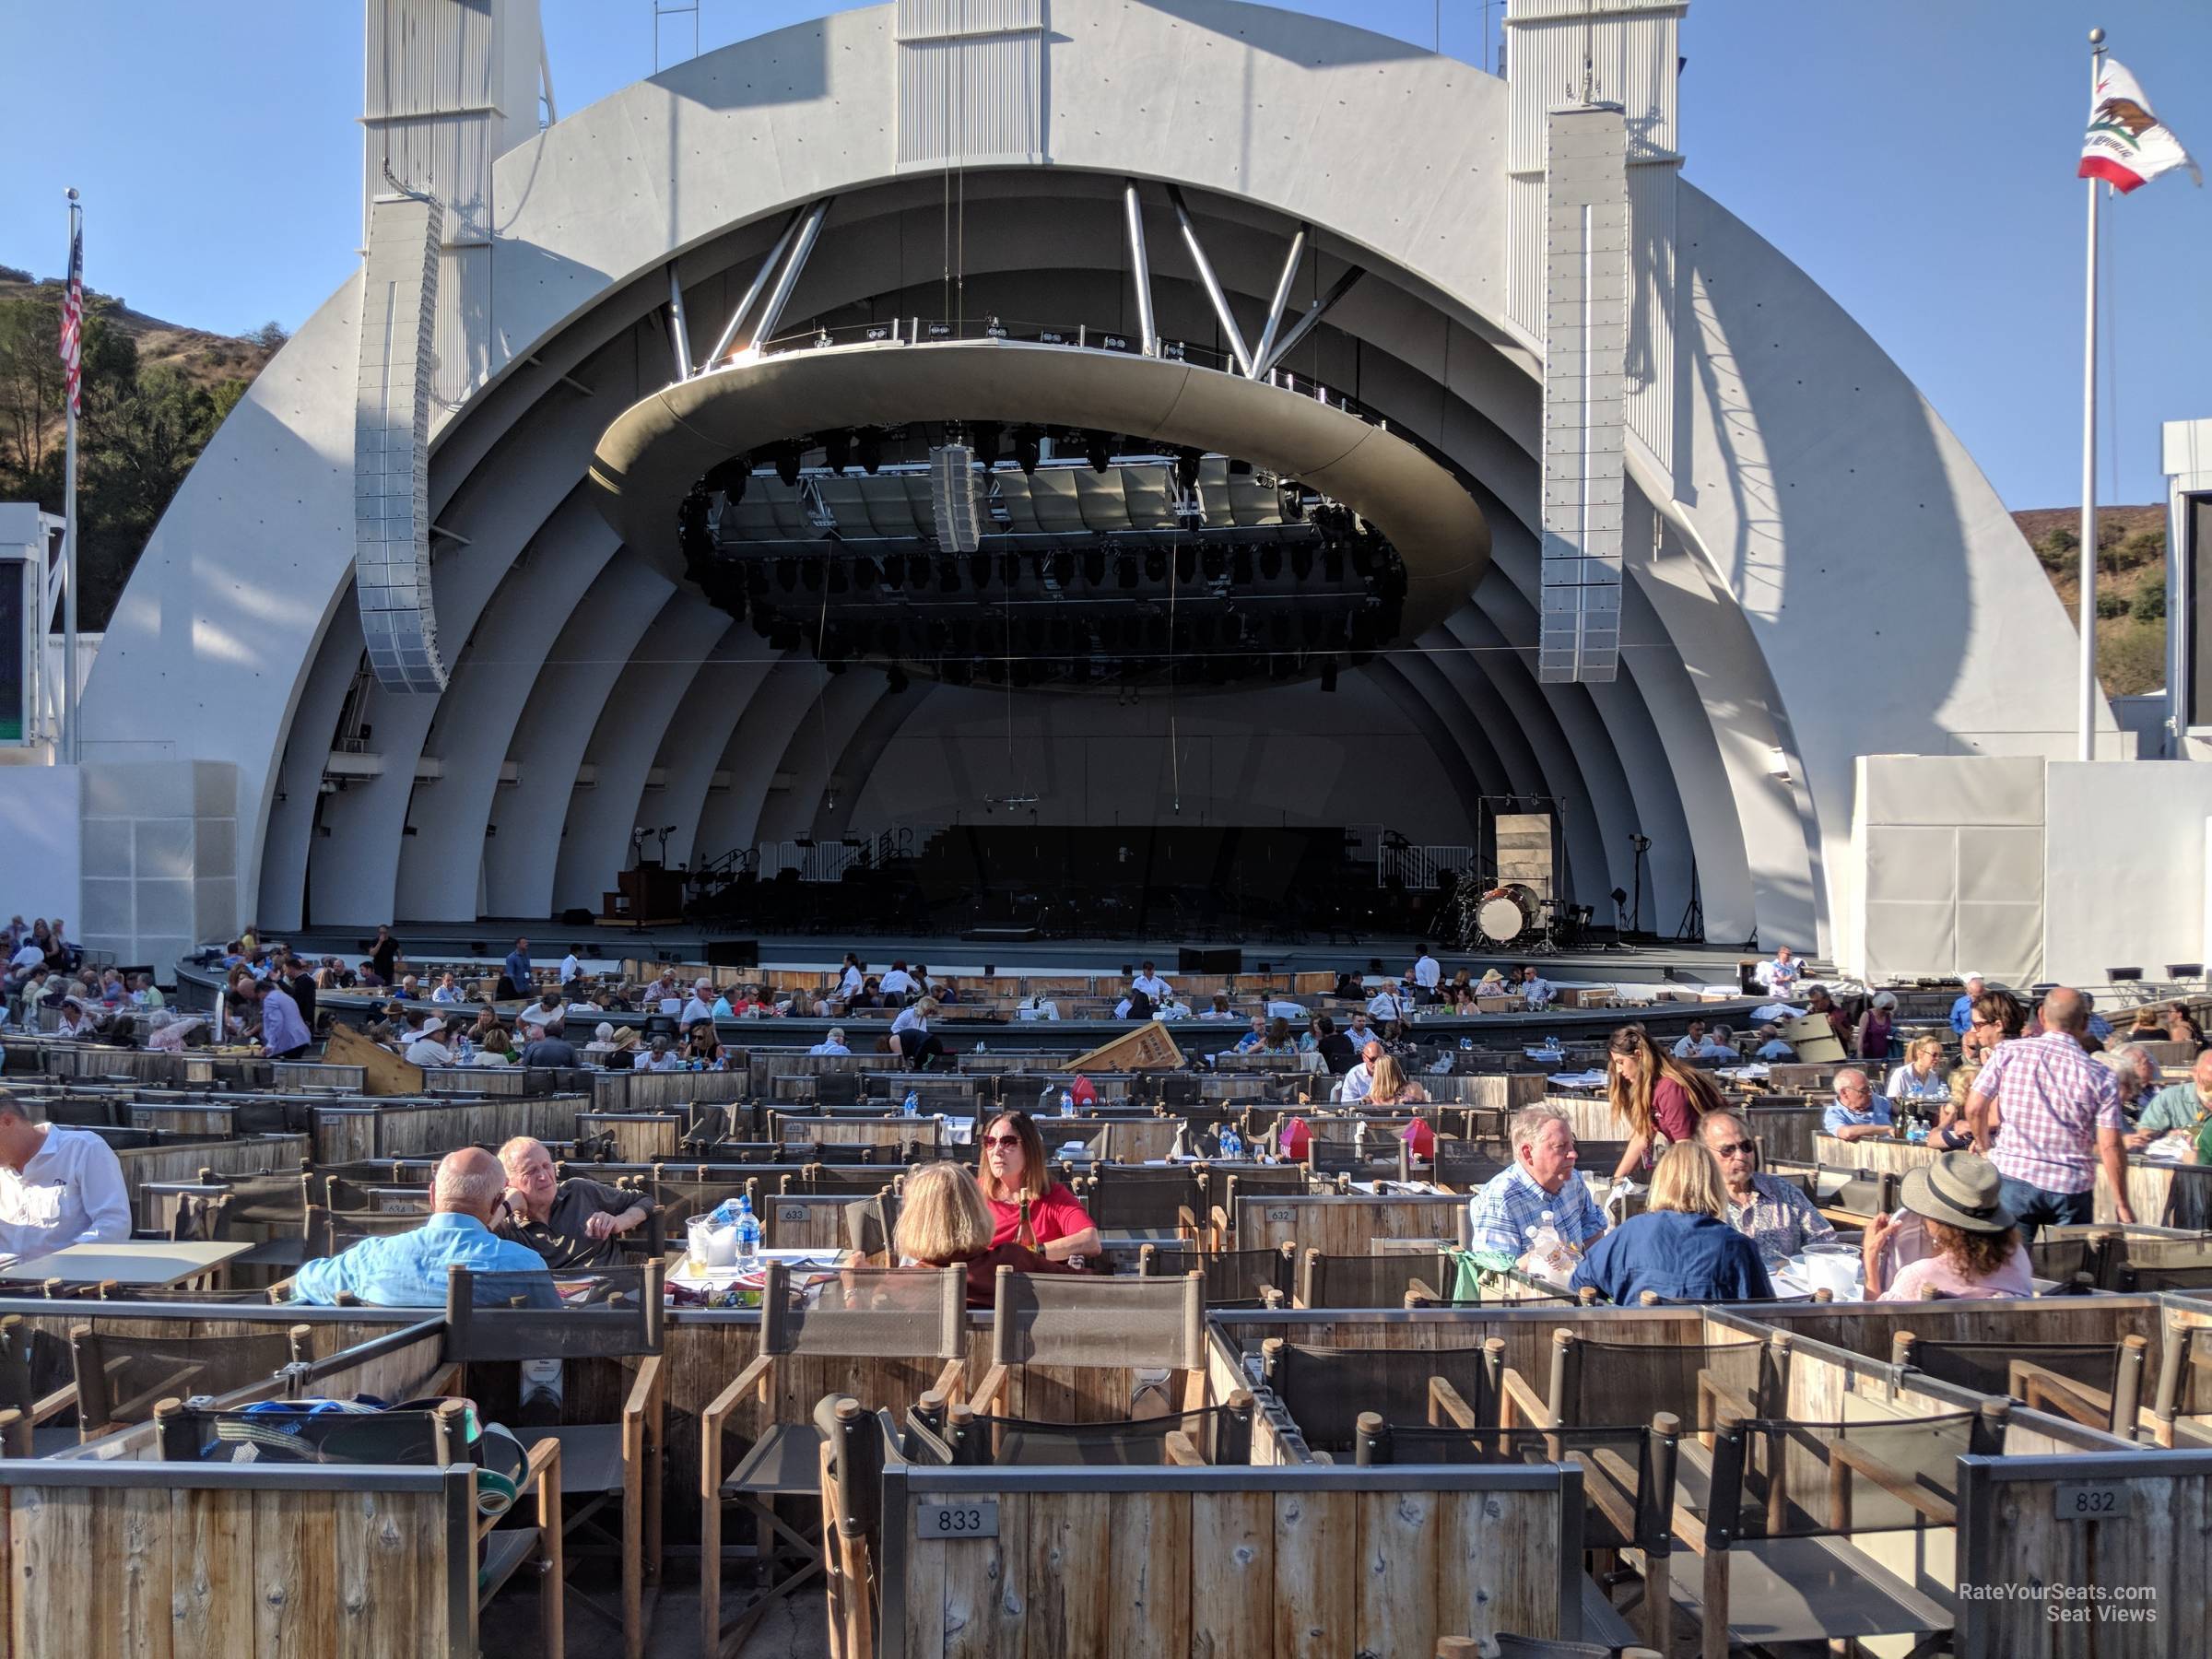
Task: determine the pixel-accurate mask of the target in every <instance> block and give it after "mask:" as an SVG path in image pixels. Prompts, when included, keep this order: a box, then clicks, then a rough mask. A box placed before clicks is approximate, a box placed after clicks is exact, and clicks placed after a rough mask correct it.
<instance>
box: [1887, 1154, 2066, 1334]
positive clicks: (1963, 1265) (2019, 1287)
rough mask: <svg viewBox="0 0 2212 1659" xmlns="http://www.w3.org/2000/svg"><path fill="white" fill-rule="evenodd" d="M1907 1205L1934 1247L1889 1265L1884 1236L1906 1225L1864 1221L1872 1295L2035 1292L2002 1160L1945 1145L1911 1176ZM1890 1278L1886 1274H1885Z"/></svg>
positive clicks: (1917, 1297)
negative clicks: (1999, 1169) (2005, 1189)
mask: <svg viewBox="0 0 2212 1659" xmlns="http://www.w3.org/2000/svg"><path fill="white" fill-rule="evenodd" d="M1900 1196H1901V1198H1902V1200H1903V1203H1904V1206H1905V1209H1906V1210H1907V1211H1908V1212H1909V1213H1910V1214H1911V1215H1912V1216H1915V1217H1918V1218H1919V1219H1920V1224H1921V1227H1922V1229H1923V1230H1924V1231H1925V1234H1926V1241H1927V1245H1928V1250H1929V1253H1928V1254H1926V1255H1924V1256H1923V1257H1922V1258H1921V1259H1920V1260H1918V1261H1916V1262H1908V1263H1906V1264H1905V1265H1903V1266H1902V1267H1900V1268H1897V1269H1896V1270H1895V1273H1894V1275H1892V1274H1891V1273H1890V1266H1891V1264H1890V1263H1889V1262H1888V1260H1887V1259H1886V1258H1887V1256H1888V1254H1890V1252H1885V1250H1884V1249H1883V1244H1884V1242H1885V1241H1888V1240H1891V1239H1893V1238H1895V1236H1896V1234H1897V1232H1898V1229H1899V1228H1900V1226H1902V1225H1905V1224H1904V1223H1900V1221H1899V1220H1898V1219H1897V1218H1894V1217H1890V1216H1877V1217H1876V1218H1874V1219H1873V1221H1871V1222H1870V1223H1868V1225H1867V1228H1866V1238H1865V1244H1864V1245H1863V1246H1862V1248H1863V1249H1864V1250H1865V1260H1866V1295H1867V1298H1868V1300H1880V1301H1918V1300H1921V1298H1922V1297H1923V1296H1924V1295H1926V1294H1928V1293H1930V1292H1934V1293H1935V1294H1936V1295H1940V1296H1959V1297H1996V1296H2032V1295H2033V1294H2034V1293H2035V1284H2034V1279H2033V1277H2032V1274H2031V1272H2030V1265H2029V1260H2028V1253H2027V1251H2026V1250H2024V1249H2022V1248H2021V1246H2020V1235H2019V1232H2018V1222H2017V1221H2015V1220H2014V1218H2013V1215H2012V1212H2011V1211H2010V1210H2008V1209H2006V1207H2005V1204H2004V1199H2003V1194H2002V1188H2001V1178H2000V1177H1999V1175H1998V1174H1997V1167H1996V1165H1994V1164H1993V1163H1991V1162H1990V1161H1989V1159H1986V1158H1983V1157H1980V1156H1978V1155H1976V1154H1975V1153H1972V1152H1946V1153H1944V1154H1943V1155H1942V1156H1940V1157H1938V1158H1936V1159H1935V1160H1934V1161H1932V1162H1930V1163H1925V1164H1923V1165H1921V1166H1920V1168H1918V1169H1916V1170H1914V1171H1912V1172H1911V1173H1910V1174H1908V1175H1907V1176H1906V1177H1905V1182H1904V1190H1903V1192H1902V1194H1900ZM1885 1280H1886V1281H1887V1282H1885Z"/></svg>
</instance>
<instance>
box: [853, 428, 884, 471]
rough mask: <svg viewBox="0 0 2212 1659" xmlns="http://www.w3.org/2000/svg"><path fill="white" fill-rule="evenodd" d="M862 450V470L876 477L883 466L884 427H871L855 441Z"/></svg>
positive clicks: (855, 444) (856, 446)
mask: <svg viewBox="0 0 2212 1659" xmlns="http://www.w3.org/2000/svg"><path fill="white" fill-rule="evenodd" d="M853 448H855V449H856V450H858V451H859V452H860V470H861V471H862V472H865V473H866V474H867V475H868V477H871V478H872V477H875V476H876V475H877V472H879V471H880V470H882V467H883V429H882V428H881V427H869V428H867V429H865V430H864V431H862V432H861V433H860V434H859V435H858V437H857V438H856V439H855V440H854V441H853Z"/></svg>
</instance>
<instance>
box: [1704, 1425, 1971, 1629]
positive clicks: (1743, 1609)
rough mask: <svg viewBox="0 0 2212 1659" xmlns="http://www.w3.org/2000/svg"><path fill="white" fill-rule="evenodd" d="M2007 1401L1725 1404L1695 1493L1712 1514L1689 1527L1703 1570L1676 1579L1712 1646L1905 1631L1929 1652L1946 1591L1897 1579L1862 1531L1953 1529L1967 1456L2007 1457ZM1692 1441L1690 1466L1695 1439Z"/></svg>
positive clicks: (1947, 1606) (1949, 1615)
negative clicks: (1926, 1407) (1886, 1406)
mask: <svg viewBox="0 0 2212 1659" xmlns="http://www.w3.org/2000/svg"><path fill="white" fill-rule="evenodd" d="M1854 1402H1856V1397H1855V1396H1848V1397H1847V1399H1846V1405H1847V1406H1853V1404H1854ZM2009 1409H2010V1406H2009V1403H2008V1402H2005V1401H1991V1402H1989V1403H1988V1404H1987V1405H1985V1406H1983V1407H1982V1409H1981V1410H1979V1411H1958V1412H1947V1413H1942V1414H1938V1415H1935V1416H1928V1417H1911V1418H1907V1417H1891V1416H1887V1415H1881V1408H1880V1407H1877V1406H1873V1405H1871V1404H1868V1403H1857V1410H1856V1412H1854V1414H1853V1416H1852V1417H1851V1418H1850V1420H1846V1421H1843V1422H1818V1423H1816V1422H1803V1421H1798V1420H1795V1419H1792V1418H1750V1417H1744V1416H1741V1415H1739V1414H1738V1413H1736V1412H1735V1410H1734V1409H1733V1408H1724V1410H1723V1412H1722V1415H1721V1417H1720V1418H1719V1419H1718V1421H1717V1422H1716V1424H1715V1426H1714V1430H1713V1439H1712V1454H1711V1466H1710V1479H1709V1481H1708V1483H1707V1487H1708V1489H1707V1491H1706V1492H1705V1493H1704V1495H1703V1496H1702V1498H1701V1500H1700V1499H1698V1498H1692V1500H1690V1501H1691V1507H1692V1508H1693V1509H1695V1510H1700V1511H1701V1512H1702V1513H1703V1517H1704V1525H1703V1527H1702V1528H1701V1529H1700V1528H1696V1527H1692V1528H1690V1529H1688V1530H1689V1531H1690V1532H1691V1534H1692V1535H1691V1536H1688V1537H1685V1538H1683V1539H1682V1542H1684V1543H1685V1544H1687V1545H1688V1547H1690V1548H1691V1549H1693V1550H1695V1551H1696V1552H1697V1553H1698V1554H1699V1555H1700V1556H1701V1557H1702V1558H1703V1561H1702V1567H1703V1571H1702V1572H1701V1573H1700V1574H1691V1573H1683V1574H1680V1575H1678V1576H1677V1578H1676V1579H1675V1584H1674V1591H1675V1598H1676V1600H1677V1601H1678V1602H1682V1603H1684V1604H1686V1605H1687V1606H1688V1607H1689V1608H1690V1609H1691V1611H1692V1612H1693V1613H1694V1614H1695V1615H1696V1616H1697V1617H1698V1618H1700V1620H1701V1621H1702V1622H1703V1624H1704V1627H1705V1630H1706V1637H1707V1641H1706V1651H1707V1652H1708V1653H1714V1652H1719V1651H1722V1650H1723V1648H1724V1646H1727V1645H1735V1644H1742V1645H1747V1646H1752V1647H1755V1648H1759V1649H1768V1648H1774V1647H1779V1646H1782V1645H1783V1644H1784V1643H1794V1642H1808V1643H1809V1642H1818V1641H1829V1642H1840V1643H1849V1642H1854V1641H1860V1642H1863V1641H1871V1640H1873V1639H1876V1638H1878V1637H1907V1638H1917V1639H1918V1640H1917V1641H1916V1642H1915V1645H1914V1648H1913V1652H1914V1653H1924V1652H1927V1651H1929V1650H1931V1649H1933V1648H1935V1647H1936V1646H1938V1645H1941V1644H1942V1643H1943V1642H1944V1641H1947V1639H1948V1636H1949V1633H1950V1631H1951V1630H1952V1627H1953V1623H1954V1620H1955V1617H1956V1609H1955V1604H1954V1603H1953V1602H1952V1600H1951V1598H1950V1596H1949V1595H1948V1594H1947V1593H1943V1592H1940V1591H1938V1592H1936V1593H1935V1594H1930V1593H1928V1592H1925V1591H1924V1590H1922V1589H1921V1588H1920V1587H1919V1586H1918V1585H1916V1584H1914V1583H1909V1582H1907V1581H1906V1580H1905V1579H1902V1578H1900V1577H1899V1576H1898V1575H1897V1574H1895V1573H1893V1572H1892V1571H1889V1569H1888V1567H1886V1566H1884V1565H1882V1564H1881V1563H1880V1562H1878V1561H1877V1560H1876V1559H1874V1558H1873V1557H1872V1556H1870V1555H1869V1554H1867V1553H1866V1552H1865V1550H1864V1549H1863V1548H1861V1547H1860V1541H1861V1540H1864V1539H1865V1538H1866V1537H1867V1536H1868V1535H1872V1534H1918V1533H1931V1534H1946V1533H1948V1532H1950V1531H1951V1530H1952V1529H1955V1528H1956V1527H1957V1526H1958V1524H1959V1512H1958V1504H1959V1458H1960V1457H1961V1456H1962V1455H1965V1454H1968V1453H1973V1454H1977V1455H1983V1456H1994V1455H1996V1454H1997V1453H1999V1452H2000V1451H2001V1450H2002V1448H2003V1443H2004V1433H2005V1419H2006V1413H2007V1412H2008V1411H2009ZM1683 1451H1684V1453H1685V1457H1684V1462H1685V1465H1687V1464H1688V1461H1689V1457H1688V1453H1689V1452H1690V1446H1689V1445H1688V1442H1685V1445H1684V1447H1683ZM1886 1553H1887V1552H1886Z"/></svg>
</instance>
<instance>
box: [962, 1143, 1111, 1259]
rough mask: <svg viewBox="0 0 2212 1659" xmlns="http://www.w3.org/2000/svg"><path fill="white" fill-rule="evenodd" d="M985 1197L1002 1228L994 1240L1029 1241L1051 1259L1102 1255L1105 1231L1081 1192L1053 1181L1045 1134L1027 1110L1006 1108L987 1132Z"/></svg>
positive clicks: (992, 1237) (1001, 1242) (1036, 1249)
mask: <svg viewBox="0 0 2212 1659" xmlns="http://www.w3.org/2000/svg"><path fill="white" fill-rule="evenodd" d="M982 1188H983V1196H984V1197H985V1198H988V1199H989V1200H990V1201H991V1214H992V1216H993V1217H994V1219H995V1222H996V1226H995V1228H994V1230H993V1233H992V1236H991V1242H992V1243H994V1244H1025V1245H1028V1246H1029V1247H1030V1249H1032V1250H1035V1251H1037V1252H1039V1253H1041V1254H1042V1255H1043V1256H1045V1257H1046V1258H1047V1259H1048V1260H1051V1261H1054V1262H1066V1261H1071V1260H1075V1259H1077V1258H1079V1257H1082V1256H1090V1255H1096V1254H1098V1253H1099V1230H1098V1229H1097V1228H1096V1227H1094V1226H1092V1225H1091V1220H1090V1217H1089V1216H1088V1214H1086V1213H1085V1211H1084V1208H1083V1206H1082V1205H1081V1204H1079V1203H1077V1200H1076V1195H1075V1194H1073V1193H1071V1192H1069V1191H1068V1190H1067V1187H1066V1185H1065V1183H1063V1182H1057V1181H1053V1179H1052V1166H1051V1164H1050V1163H1048V1162H1047V1161H1046V1159H1045V1156H1044V1137H1043V1136H1042V1135H1039V1134H1038V1133H1037V1125H1036V1124H1035V1123H1034V1122H1032V1121H1031V1120H1030V1114H1029V1113H1028V1112H1000V1113H999V1114H998V1116H996V1117H994V1118H993V1119H991V1120H990V1122H989V1124H987V1125H986V1126H985V1128H984V1130H983V1157H982Z"/></svg>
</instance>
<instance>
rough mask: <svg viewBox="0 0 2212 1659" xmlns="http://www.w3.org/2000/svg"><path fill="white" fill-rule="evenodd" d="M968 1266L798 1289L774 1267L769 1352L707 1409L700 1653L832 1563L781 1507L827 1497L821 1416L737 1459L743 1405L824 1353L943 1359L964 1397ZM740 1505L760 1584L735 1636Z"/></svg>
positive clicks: (766, 1437)
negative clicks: (734, 1422)
mask: <svg viewBox="0 0 2212 1659" xmlns="http://www.w3.org/2000/svg"><path fill="white" fill-rule="evenodd" d="M967 1286H968V1276H967V1272H966V1270H965V1269H964V1268H961V1267H959V1266H957V1265H956V1266H949V1267H943V1268H935V1267H926V1268H877V1267H864V1268H846V1269H843V1270H841V1271H840V1272H838V1273H835V1274H831V1275H825V1276H822V1277H820V1278H818V1279H817V1280H816V1282H815V1283H813V1284H810V1285H806V1286H804V1287H799V1286H794V1283H793V1281H792V1275H791V1270H790V1269H789V1268H788V1267H787V1266H786V1265H784V1264H783V1263H782V1262H777V1261H771V1262H769V1263H768V1264H767V1265H766V1266H765V1268H764V1270H763V1281H762V1286H761V1292H760V1348H759V1353H757V1354H756V1355H755V1356H754V1357H753V1359H751V1361H749V1362H748V1363H747V1365H746V1367H745V1369H744V1370H743V1371H739V1372H738V1373H737V1375H736V1377H735V1379H733V1380H732V1382H730V1384H729V1386H728V1387H726V1388H724V1390H723V1391H722V1392H721V1393H720V1394H717V1395H715V1397H714V1398H713V1400H712V1401H711V1402H710V1403H709V1404H708V1406H707V1408H706V1410H705V1411H704V1412H702V1413H701V1414H700V1471H701V1473H700V1481H701V1485H700V1490H701V1491H702V1492H703V1493H704V1494H705V1496H704V1500H703V1502H702V1504H701V1507H700V1637H701V1645H700V1652H702V1653H707V1654H710V1655H712V1654H717V1653H722V1652H724V1649H725V1647H733V1646H736V1645H740V1644H741V1643H742V1641H743V1639H744V1635H745V1633H746V1632H747V1631H748V1630H751V1628H752V1627H753V1625H754V1624H755V1623H757V1622H758V1621H759V1618H761V1617H762V1615H764V1614H765V1613H766V1612H767V1611H768V1609H769V1607H770V1606H771V1605H772V1604H773V1603H774V1602H775V1601H776V1600H778V1599H779V1598H781V1597H782V1596H784V1595H786V1594H790V1593H791V1592H792V1591H794V1590H796V1589H799V1588H801V1587H802V1586H804V1585H805V1584H806V1583H808V1582H810V1581H811V1580H812V1578H813V1577H814V1575H815V1573H816V1572H817V1571H820V1568H821V1552H820V1549H819V1548H818V1546H817V1545H816V1543H815V1542H814V1541H813V1540H812V1539H810V1538H808V1537H807V1536H806V1535H805V1534H803V1533H801V1532H799V1531H797V1530H795V1529H794V1528H793V1527H792V1526H790V1525H788V1524H786V1523H785V1522H784V1521H783V1519H782V1517H781V1516H779V1515H778V1514H777V1513H776V1500H778V1499H780V1498H782V1499H796V1498H807V1497H816V1496H818V1493H819V1491H820V1488H821V1475H820V1469H819V1467H818V1462H819V1456H820V1445H821V1437H820V1435H819V1433H818V1431H817V1430H816V1429H815V1427H814V1426H813V1424H811V1423H793V1422H769V1423H765V1424H763V1425H762V1426H761V1428H760V1431H759V1434H758V1436H757V1437H756V1438H755V1439H754V1441H753V1443H752V1447H751V1449H750V1450H749V1451H747V1453H744V1455H743V1456H741V1457H740V1458H739V1459H738V1460H737V1462H736V1463H735V1465H734V1466H733V1465H727V1464H725V1461H724V1445H723V1441H724V1435H725V1433H726V1432H727V1431H728V1429H729V1423H730V1418H731V1417H732V1415H733V1414H734V1413H735V1411H736V1410H737V1408H738V1406H739V1404H740V1403H741V1402H742V1401H744V1400H745V1399H746V1398H747V1396H748V1395H752V1396H754V1397H756V1398H757V1399H758V1400H759V1401H760V1402H763V1403H768V1402H772V1401H773V1400H774V1399H775V1397H776V1395H777V1394H778V1392H779V1389H780V1387H781V1385H782V1383H783V1382H784V1379H783V1378H782V1377H781V1376H780V1375H779V1372H780V1371H783V1370H785V1369H789V1368H793V1367H794V1362H795V1361H797V1360H801V1359H829V1360H838V1359H858V1360H874V1361H881V1360H884V1359H912V1360H919V1361H924V1362H934V1363H935V1365H936V1366H937V1368H938V1370H937V1373H936V1381H935V1388H936V1390H937V1391H938V1392H941V1393H944V1394H947V1395H950V1394H957V1393H958V1392H959V1380H960V1375H961V1371H962V1364H963V1360H964V1357H965V1355H966V1353H967V1317H968V1315H967V1305H968V1302H967ZM904 1403H905V1402H903V1401H901V1402H900V1404H901V1405H903V1404H904ZM883 1404H886V1405H888V1404H890V1402H888V1401H886V1402H883ZM725 1468H726V1470H727V1473H726V1474H725V1472H724V1471H725ZM730 1503H737V1504H740V1505H742V1506H744V1508H745V1509H746V1510H747V1512H749V1516H750V1519H751V1522H752V1525H753V1535H754V1548H753V1551H752V1568H753V1575H754V1582H753V1583H752V1584H751V1585H750V1586H749V1588H750V1591H751V1600H750V1601H748V1602H747V1605H746V1606H745V1607H744V1608H743V1609H742V1611H741V1612H740V1613H739V1614H738V1616H737V1618H735V1620H734V1621H733V1623H732V1626H731V1628H730V1630H727V1631H725V1630H724V1626H723V1620H722V1589H723V1583H722V1581H723V1546H722V1532H723V1511H724V1506H725V1505H726V1504H730Z"/></svg>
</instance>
